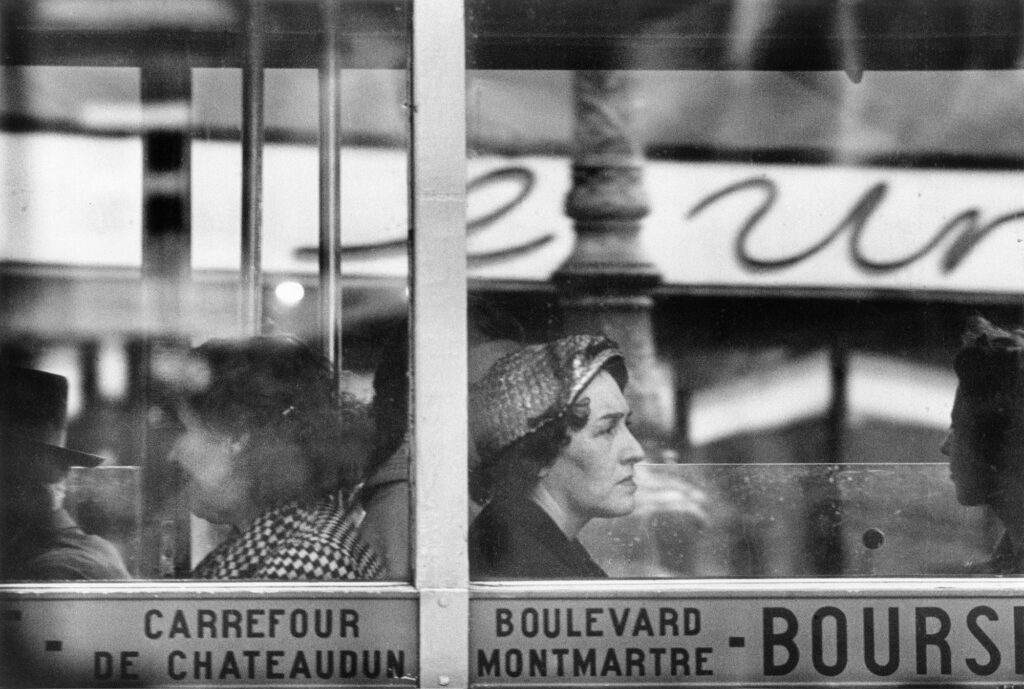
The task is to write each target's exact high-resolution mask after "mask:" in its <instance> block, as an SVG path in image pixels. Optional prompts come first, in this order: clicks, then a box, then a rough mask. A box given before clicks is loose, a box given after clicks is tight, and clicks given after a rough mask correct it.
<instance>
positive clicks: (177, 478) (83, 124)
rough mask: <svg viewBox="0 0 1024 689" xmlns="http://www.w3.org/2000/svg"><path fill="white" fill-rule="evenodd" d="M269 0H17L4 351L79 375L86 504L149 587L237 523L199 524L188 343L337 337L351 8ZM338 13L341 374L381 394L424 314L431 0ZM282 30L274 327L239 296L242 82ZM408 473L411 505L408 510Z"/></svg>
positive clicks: (266, 76) (3, 148) (86, 513)
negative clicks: (390, 352)
mask: <svg viewBox="0 0 1024 689" xmlns="http://www.w3.org/2000/svg"><path fill="white" fill-rule="evenodd" d="M257 4H258V5H260V8H259V12H260V13H262V14H259V13H257V14H259V16H257V15H255V14H254V15H252V16H250V15H249V11H250V6H249V4H247V3H243V4H232V3H220V2H214V3H200V4H199V5H197V4H196V3H194V2H190V1H188V0H183V1H181V2H167V3H161V4H160V6H159V7H156V6H154V7H144V8H140V10H139V11H138V12H129V13H118V12H109V11H108V10H107V9H106V8H104V7H101V6H100V5H97V4H96V3H93V2H76V1H75V0H72V1H71V2H65V3H49V2H29V3H19V4H18V7H8V6H7V5H4V6H3V7H0V26H3V28H4V32H3V40H4V48H5V51H4V52H5V54H4V65H3V66H0V89H2V91H0V159H2V160H3V161H4V163H3V164H0V322H2V324H3V328H2V334H0V363H5V364H16V365H20V366H26V367H31V368H37V369H41V370H46V371H50V372H54V373H59V374H61V375H64V376H65V377H66V378H67V379H68V381H69V394H68V402H69V414H68V422H69V424H68V445H69V446H70V447H74V448H77V449H81V450H84V451H88V452H92V453H94V454H96V455H98V456H101V457H102V458H103V459H104V464H103V466H101V467H99V468H97V469H93V470H89V472H85V471H79V470H77V469H75V470H72V472H71V474H70V478H69V481H68V484H67V485H68V493H67V499H66V502H65V504H66V507H67V508H68V511H69V513H70V514H71V515H73V516H74V517H75V518H76V519H77V520H78V522H79V524H80V525H82V526H83V527H86V528H87V530H89V531H90V532H91V533H96V534H101V535H103V536H104V537H105V538H107V540H109V541H110V542H112V543H114V545H115V546H116V547H117V548H118V549H119V550H120V552H121V554H122V555H123V556H124V560H125V563H126V565H127V568H128V570H129V572H130V574H131V575H132V576H133V577H137V578H139V579H153V578H184V577H186V576H188V575H189V572H190V571H191V570H192V568H193V567H194V566H195V565H196V564H198V562H199V561H200V560H201V559H202V558H203V556H204V555H205V554H206V553H207V552H208V551H210V550H211V549H213V548H216V547H217V545H218V544H219V543H220V542H221V541H222V540H223V539H224V538H225V537H226V536H228V535H230V528H227V529H225V528H224V527H222V526H217V525H211V524H210V523H208V522H206V521H203V520H199V519H197V518H193V517H191V516H190V514H189V510H188V509H187V502H186V500H185V499H184V493H185V485H184V481H183V476H182V472H181V470H180V468H178V467H176V466H175V465H174V464H173V463H171V462H168V461H167V458H168V455H169V453H170V451H171V448H172V447H173V446H174V444H175V442H176V441H177V440H178V439H179V437H180V435H181V433H182V432H183V427H182V424H181V419H180V418H179V411H180V410H179V409H177V408H176V406H175V404H174V402H175V400H176V391H177V390H179V389H180V387H181V385H182V384H183V383H184V381H185V380H186V379H187V377H188V375H189V371H188V370H187V369H185V368H183V367H182V366H181V362H182V360H183V355H184V354H185V353H187V352H188V351H189V350H190V348H191V347H193V346H194V345H197V344H199V343H201V342H204V341H206V340H208V339H209V338H211V337H229V338H237V337H240V336H246V335H251V334H253V332H255V331H258V332H260V333H264V334H268V335H274V336H279V335H289V336H293V337H295V338H297V339H299V340H301V341H303V342H305V343H307V344H310V345H311V346H313V347H314V348H315V347H316V346H318V343H320V342H322V337H323V333H322V332H321V324H320V322H319V321H320V312H319V310H318V301H319V298H320V294H319V289H318V280H317V271H318V261H317V251H318V243H319V222H320V220H319V211H320V208H319V204H320V199H319V191H318V182H319V179H318V176H319V169H320V168H319V161H318V157H319V148H318V147H319V141H320V138H321V136H320V131H319V127H320V123H319V99H320V93H319V91H320V88H321V85H320V80H319V76H318V70H319V68H320V65H321V59H322V57H323V55H322V54H321V49H322V45H323V43H324V42H323V41H321V35H322V33H323V31H322V29H323V26H324V24H325V22H328V21H330V18H329V17H328V16H326V14H324V9H325V8H333V7H335V5H336V3H320V2H313V1H309V2H305V1H302V0H300V1H299V2H285V3H279V2H268V3H257ZM253 7H255V4H254V5H253ZM338 7H339V8H340V9H339V12H338V16H336V17H334V19H335V20H336V21H337V22H338V24H337V27H336V28H337V29H338V34H339V35H338V38H339V40H338V41H337V42H336V46H335V47H336V49H337V50H339V51H340V53H341V54H340V55H336V57H338V58H339V60H338V64H339V65H340V73H339V75H338V80H339V81H340V90H341V91H342V92H343V93H344V102H345V107H344V108H342V109H341V113H340V116H341V131H342V141H341V146H340V157H341V164H340V168H341V170H342V174H341V179H340V187H341V197H342V202H341V207H342V213H341V226H342V238H343V241H342V243H343V246H342V251H341V253H342V255H343V265H342V268H341V270H342V279H343V281H345V283H346V284H345V287H344V289H343V290H341V294H342V296H341V301H342V303H341V304H340V309H339V311H340V313H341V320H342V327H341V331H342V333H343V338H344V339H343V341H342V343H341V353H340V360H341V361H340V363H339V366H343V367H344V369H345V370H344V371H342V372H340V376H339V377H340V382H339V383H337V386H338V387H339V388H340V389H343V390H344V391H345V394H347V395H351V396H353V397H354V398H355V399H357V400H358V401H359V402H360V404H363V405H367V404H369V403H370V400H371V399H372V396H373V391H372V385H371V381H372V376H373V372H374V369H375V367H376V365H377V359H378V358H379V344H380V340H381V337H382V335H381V334H382V333H383V332H385V331H387V330H388V329H389V328H390V327H391V326H392V324H393V323H394V322H395V321H397V320H402V319H404V318H405V315H406V311H407V304H408V299H407V290H406V284H407V278H406V263H407V259H406V238H407V234H408V217H407V215H408V214H407V209H406V202H405V200H406V198H407V192H406V184H407V163H406V155H407V140H406V122H407V110H406V109H405V107H404V103H405V102H406V101H407V96H406V81H407V79H406V77H407V73H406V68H407V55H408V50H407V42H408V35H407V21H406V20H407V19H408V16H407V11H408V10H407V8H405V7H404V6H403V7H397V8H396V7H393V6H390V5H389V6H387V7H386V8H384V7H383V6H382V7H376V6H374V7H371V6H363V5H360V6H358V7H356V6H352V5H351V4H344V3H342V5H339V6H338ZM250 19H254V21H253V22H251V23H250V22H249V20H250ZM247 27H255V29H253V28H247ZM263 29H265V30H266V31H265V34H264V35H263V38H264V39H265V40H264V42H263V51H262V59H263V64H264V67H265V68H264V70H263V71H262V74H263V104H264V107H263V111H264V112H263V124H264V130H263V141H264V143H263V154H262V160H263V165H262V170H261V171H262V189H261V196H260V204H261V205H260V208H261V211H262V228H263V231H262V244H261V254H262V255H261V269H262V271H263V279H262V284H260V285H258V287H257V288H256V290H255V291H257V292H258V293H259V297H260V299H259V301H260V303H261V307H262V313H261V318H259V319H258V322H256V323H253V322H252V319H248V318H247V317H246V315H244V314H242V313H241V312H242V309H241V308H240V305H241V304H242V303H243V301H245V302H248V300H249V299H248V297H249V296H250V295H248V294H244V295H243V294H241V293H240V292H241V290H240V288H239V282H240V279H239V275H240V269H239V266H240V263H241V246H242V242H241V240H240V236H241V234H242V232H241V231H240V228H241V225H242V222H243V198H242V196H243V193H242V189H243V169H242V168H243V163H242V161H243V156H242V155H241V153H242V150H241V149H242V146H243V143H242V142H243V138H244V137H243V136H242V132H243V130H245V129H246V123H245V122H243V111H245V110H246V108H245V107H244V106H245V103H244V100H245V90H244V89H243V81H244V72H245V65H246V60H247V59H253V60H255V58H252V54H251V53H250V52H248V45H249V44H248V43H247V36H246V31H250V30H263ZM67 35H74V36H75V37H76V40H74V41H65V40H63V37H65V36H67ZM249 105H251V103H250V104H249ZM247 179H249V178H248V177H247ZM403 366H404V362H403ZM349 431H350V433H349V435H348V436H347V437H346V440H345V443H344V444H343V445H344V446H343V447H339V448H338V449H337V450H336V452H337V453H338V455H339V458H338V462H339V464H346V465H349V464H353V463H354V464H356V465H358V469H359V470H358V471H356V474H355V475H352V476H349V480H347V481H346V488H345V490H342V491H340V492H339V498H341V499H343V500H344V501H345V507H346V509H349V510H351V511H350V513H349V518H350V519H351V520H353V521H355V520H358V518H359V510H358V509H357V507H356V505H355V503H354V499H353V496H352V492H353V491H352V490H351V487H352V486H351V485H350V484H354V483H357V482H358V481H359V480H361V479H362V478H363V476H362V473H361V472H362V471H363V469H364V468H365V462H366V458H367V457H368V455H369V452H370V446H371V445H372V443H373V437H372V436H373V432H372V430H371V429H370V428H369V426H368V425H367V424H365V423H363V424H351V427H350V428H349ZM405 487H406V491H405V492H404V493H403V494H402V499H403V500H404V501H405V502H404V505H405V507H406V509H405V511H403V512H402V513H401V514H399V515H396V519H404V520H406V521H407V520H408V518H409V517H408V509H407V507H408V505H407V503H408V490H407V488H408V485H407V484H405ZM406 528H407V527H406Z"/></svg>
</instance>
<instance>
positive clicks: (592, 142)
mask: <svg viewBox="0 0 1024 689" xmlns="http://www.w3.org/2000/svg"><path fill="white" fill-rule="evenodd" d="M574 91H575V151H574V156H573V166H572V189H571V190H570V191H569V194H568V197H567V198H566V202H565V211H566V214H567V215H568V216H569V217H571V218H572V219H573V220H574V221H575V222H574V228H575V231H576V245H575V247H574V250H573V253H572V254H571V255H570V256H569V258H568V259H567V260H566V262H565V263H564V264H563V265H562V267H561V268H559V270H558V271H557V272H556V273H555V276H554V281H555V284H556V286H557V288H558V290H559V303H560V306H561V310H562V314H563V324H564V329H565V331H566V332H581V331H592V332H593V331H598V332H603V333H604V334H606V335H608V336H609V337H611V338H612V339H614V340H616V341H617V342H618V343H619V345H620V346H621V347H622V349H623V351H624V353H625V356H626V360H627V365H628V366H629V371H630V386H629V389H628V391H627V393H628V396H629V398H630V402H631V404H632V406H633V410H634V416H635V419H636V424H637V428H638V431H639V432H640V434H641V435H642V436H644V437H646V438H648V439H662V438H668V437H669V436H671V434H672V430H673V428H674V425H675V418H674V416H675V414H674V394H673V393H674V385H673V381H672V377H671V374H670V372H668V371H667V370H666V368H665V367H664V366H663V365H661V364H660V363H659V361H658V359H657V351H656V347H655V340H654V326H653V322H652V310H653V307H654V300H653V298H652V297H651V294H650V292H651V288H652V287H654V286H656V285H657V284H658V283H659V282H660V281H661V275H660V274H659V272H658V269H657V268H656V267H655V265H654V264H653V263H652V262H651V260H650V259H649V258H648V257H647V256H646V254H645V253H644V250H643V247H642V245H641V242H640V230H641V226H642V223H641V221H642V219H643V217H644V216H645V215H647V213H648V211H649V206H648V202H647V195H646V192H645V190H644V187H643V154H642V151H641V148H640V144H639V141H638V139H637V136H636V134H635V131H634V124H633V115H634V113H635V111H636V108H637V103H636V100H635V97H634V93H633V88H632V78H631V76H630V75H629V73H628V72H614V71H581V72H577V73H576V75H575V81H574Z"/></svg>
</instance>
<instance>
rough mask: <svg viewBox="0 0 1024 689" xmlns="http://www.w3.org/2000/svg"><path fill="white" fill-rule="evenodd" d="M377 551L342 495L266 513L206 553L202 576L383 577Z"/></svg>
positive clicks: (196, 574)
mask: <svg viewBox="0 0 1024 689" xmlns="http://www.w3.org/2000/svg"><path fill="white" fill-rule="evenodd" d="M383 572H384V568H383V566H382V565H381V562H380V559H379V558H378V557H377V554H376V552H374V550H373V549H372V548H371V547H370V546H369V545H367V544H366V543H364V542H363V541H362V540H361V539H360V538H359V535H358V534H357V533H356V530H355V527H354V526H353V525H352V523H351V521H350V520H346V514H345V510H344V508H343V506H342V504H341V501H340V500H339V499H338V498H337V497H336V496H333V495H332V496H325V497H323V498H321V499H320V500H318V501H316V502H314V503H311V504H306V505H302V504H299V503H297V502H292V503H289V504H287V505H284V506H282V507H278V508H277V509H274V510H271V511H270V512H267V513H265V514H264V515H263V516H261V517H260V518H259V519H257V520H256V521H255V522H253V524H252V526H250V527H249V528H248V529H247V530H246V531H244V532H242V533H240V534H238V535H237V536H234V537H233V538H229V539H228V540H226V541H224V542H223V543H221V544H220V545H218V546H217V547H216V548H214V549H213V550H212V551H211V552H210V554H209V555H207V556H206V557H205V558H203V561H202V562H200V563H199V564H198V565H197V566H196V568H195V569H194V570H192V576H193V577H195V578H197V579H260V580H305V581H325V580H339V579H349V580H352V579H379V578H380V577H381V576H383Z"/></svg>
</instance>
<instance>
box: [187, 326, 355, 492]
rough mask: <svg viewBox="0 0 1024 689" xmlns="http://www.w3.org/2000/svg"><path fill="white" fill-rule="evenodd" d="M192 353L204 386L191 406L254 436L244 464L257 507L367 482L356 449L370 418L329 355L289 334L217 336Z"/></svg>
mask: <svg viewBox="0 0 1024 689" xmlns="http://www.w3.org/2000/svg"><path fill="white" fill-rule="evenodd" d="M190 356H191V358H192V359H193V361H194V363H195V364H196V365H197V366H198V367H199V369H200V371H201V374H202V375H199V376H198V378H199V380H201V381H203V382H204V383H205V384H203V385H201V386H199V387H198V388H197V389H195V390H193V391H192V392H191V393H189V394H186V396H185V403H186V404H187V406H188V407H189V409H191V410H192V412H193V413H194V414H195V415H196V416H197V417H198V419H199V420H200V422H201V423H203V424H204V425H206V426H208V427H209V428H211V429H212V430H215V431H217V432H219V433H223V434H226V435H228V436H231V437H235V438H240V437H243V436H248V438H249V439H250V441H249V443H248V444H247V446H246V448H245V450H243V452H242V453H241V455H240V457H239V460H238V461H240V462H242V465H241V466H242V468H243V470H244V472H245V473H246V474H247V475H248V476H249V478H250V484H251V489H252V498H253V499H254V500H255V501H256V502H257V503H258V504H260V505H261V506H264V507H269V506H273V505H277V504H281V503H283V502H288V501H290V500H296V499H310V498H314V497H318V496H319V495H321V494H323V493H326V492H330V491H335V490H338V489H340V488H348V487H352V486H354V485H355V484H356V483H358V482H359V481H360V480H361V469H362V457H361V456H359V455H356V456H353V453H352V451H351V446H352V445H353V444H356V445H359V444H361V443H353V442H352V441H353V439H358V438H359V435H360V434H367V435H368V434H369V433H370V422H369V415H368V413H367V410H366V409H365V406H364V405H363V404H361V403H360V402H359V401H358V400H356V398H355V397H353V396H351V395H348V394H341V393H339V392H338V390H337V388H336V385H335V378H334V374H333V371H332V368H331V365H330V363H329V362H328V361H327V360H326V359H325V358H323V357H322V356H320V355H318V354H316V353H315V352H313V351H312V350H311V349H310V348H309V347H308V346H306V345H305V344H304V343H302V342H301V341H299V340H297V339H295V338H291V337H252V338H248V339H240V340H235V339H214V340H210V341H208V342H206V343H205V344H203V345H201V346H199V347H197V348H195V349H194V350H192V352H191V355H190Z"/></svg>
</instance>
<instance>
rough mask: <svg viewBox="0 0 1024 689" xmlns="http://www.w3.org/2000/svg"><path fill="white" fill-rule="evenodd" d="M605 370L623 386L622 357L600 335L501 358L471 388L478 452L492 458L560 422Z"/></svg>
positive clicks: (573, 337) (530, 348)
mask: <svg viewBox="0 0 1024 689" xmlns="http://www.w3.org/2000/svg"><path fill="white" fill-rule="evenodd" d="M602 369H607V370H608V372H609V373H611V374H612V375H613V376H614V377H615V380H616V382H617V383H618V384H619V387H620V388H625V386H626V365H625V362H624V361H623V358H622V353H621V352H620V351H619V349H618V346H617V345H616V344H615V343H614V342H612V341H611V340H609V339H608V338H607V337H604V336H600V335H570V336H569V337H564V338H562V339H560V340H555V341H553V342H547V343H545V344H538V345H530V346H528V347H524V348H522V349H519V350H517V351H515V352H512V353H511V354H507V355H506V356H504V357H502V358H501V359H498V361H496V362H495V363H494V365H493V366H492V367H491V368H490V370H488V371H487V373H486V374H485V375H484V377H483V378H481V379H480V380H479V382H477V383H475V384H474V385H471V386H470V390H469V400H470V427H471V429H472V432H473V440H474V441H475V443H476V448H477V451H479V453H480V455H481V456H482V457H493V456H494V455H496V454H497V453H499V452H501V451H502V450H503V449H505V448H506V447H508V446H509V445H511V444H512V443H514V442H515V441H517V440H519V439H520V438H522V437H524V436H526V435H528V434H529V433H532V432H533V431H536V430H537V429H539V428H541V427H542V426H544V425H545V424H547V423H548V422H550V421H553V420H555V419H557V418H559V417H560V416H562V415H563V414H564V413H565V412H566V410H567V409H568V408H569V407H570V405H572V404H573V403H574V402H575V401H576V398H577V397H578V396H579V394H580V392H582V391H583V388H585V387H587V385H588V384H589V383H590V381H591V380H593V379H594V376H596V375H597V374H598V372H600V371H601V370H602Z"/></svg>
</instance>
